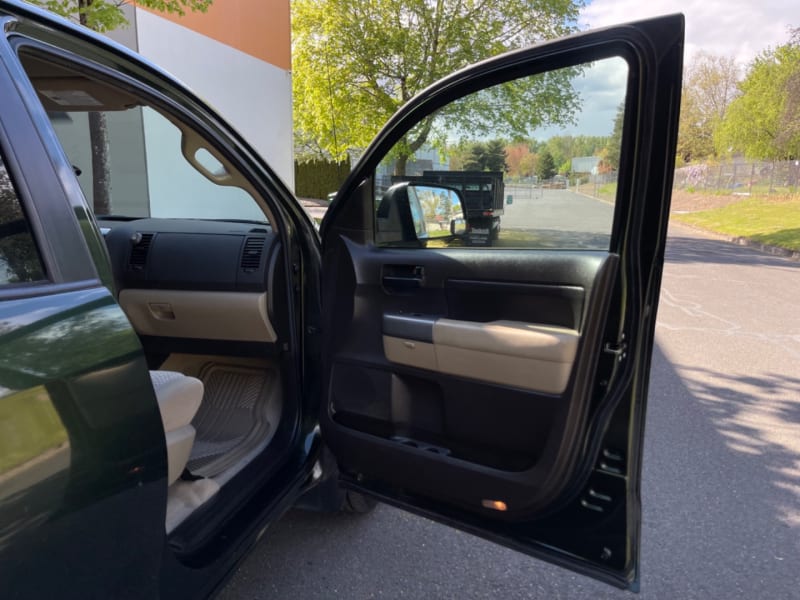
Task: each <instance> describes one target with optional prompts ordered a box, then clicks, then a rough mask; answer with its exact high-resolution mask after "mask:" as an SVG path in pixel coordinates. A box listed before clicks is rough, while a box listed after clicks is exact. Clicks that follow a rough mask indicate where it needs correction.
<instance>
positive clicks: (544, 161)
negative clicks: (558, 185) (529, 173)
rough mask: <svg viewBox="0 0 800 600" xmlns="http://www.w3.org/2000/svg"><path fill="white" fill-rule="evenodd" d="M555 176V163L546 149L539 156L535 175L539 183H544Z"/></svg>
mask: <svg viewBox="0 0 800 600" xmlns="http://www.w3.org/2000/svg"><path fill="white" fill-rule="evenodd" d="M555 174H556V163H555V161H554V160H553V155H552V154H550V151H549V150H547V149H546V148H545V149H544V150H543V151H542V153H541V154H539V163H538V164H537V165H536V175H538V176H539V180H540V181H546V180H547V179H550V178H551V177H552V176H553V175H555Z"/></svg>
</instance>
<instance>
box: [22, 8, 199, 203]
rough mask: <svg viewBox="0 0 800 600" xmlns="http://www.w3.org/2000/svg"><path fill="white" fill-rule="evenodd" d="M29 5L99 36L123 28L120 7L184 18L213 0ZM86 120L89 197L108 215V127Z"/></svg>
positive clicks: (95, 116) (92, 117)
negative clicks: (188, 10) (91, 176)
mask: <svg viewBox="0 0 800 600" xmlns="http://www.w3.org/2000/svg"><path fill="white" fill-rule="evenodd" d="M27 1H28V2H30V3H31V4H35V5H37V6H41V7H42V8H44V9H46V10H49V11H50V12H54V13H56V14H58V15H61V16H62V17H67V18H68V19H71V20H73V21H76V22H78V23H80V24H81V25H83V26H84V27H88V28H89V29H93V30H94V31H99V32H101V33H103V32H105V31H110V30H112V29H116V28H118V27H126V26H127V25H128V20H127V19H126V18H125V13H123V11H122V7H123V5H125V4H136V5H138V6H143V7H145V8H152V9H154V10H160V11H163V12H168V13H173V14H177V15H180V16H183V15H184V14H186V13H185V10H184V9H185V8H188V9H190V10H192V11H200V12H205V11H206V10H208V7H209V6H211V2H212V0H27ZM88 117H89V139H90V140H91V146H92V148H91V150H92V174H93V180H92V198H93V199H94V212H95V214H99V215H107V214H109V213H110V212H111V165H110V157H109V154H108V124H107V123H106V115H105V113H103V112H99V111H92V112H89V113H88Z"/></svg>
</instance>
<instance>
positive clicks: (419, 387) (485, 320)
mask: <svg viewBox="0 0 800 600" xmlns="http://www.w3.org/2000/svg"><path fill="white" fill-rule="evenodd" d="M682 48H683V19H682V17H680V16H671V17H663V18H659V19H653V20H650V21H643V22H639V23H633V24H630V25H626V26H622V27H616V28H612V29H608V30H603V31H599V32H593V33H588V34H583V35H579V36H575V37H572V38H568V39H565V40H560V41H557V42H553V43H549V44H545V45H541V46H538V47H535V48H530V49H526V50H523V51H519V52H516V53H512V54H508V55H505V56H501V57H498V58H496V59H492V60H489V61H486V62H484V63H481V64H478V65H476V66H474V67H470V68H468V69H466V70H464V71H461V72H459V73H456V74H454V75H453V76H451V77H449V78H447V79H446V80H444V81H442V82H440V83H438V84H436V85H434V86H432V87H431V88H429V89H428V90H426V91H425V92H423V93H422V94H421V95H420V96H419V97H418V98H417V99H416V100H415V101H412V102H410V103H409V105H407V106H406V107H404V108H403V109H402V110H401V111H400V112H399V113H398V115H396V117H395V118H394V119H393V120H392V121H391V122H390V123H389V124H388V125H387V126H386V128H385V129H384V130H383V131H382V132H381V133H380V135H379V136H378V138H377V139H376V140H375V142H374V143H373V144H372V146H370V148H369V149H368V150H367V152H366V154H365V156H364V158H363V159H362V161H361V163H360V164H359V165H358V167H357V168H356V170H355V171H354V173H353V175H352V177H351V178H350V179H349V180H348V182H347V183H346V184H345V186H344V187H343V189H342V190H341V192H340V194H339V197H338V198H337V200H336V201H335V202H334V204H333V206H332V207H331V209H330V211H329V214H328V215H327V216H326V218H325V220H324V221H323V224H322V240H323V302H324V303H325V304H324V315H325V316H324V321H323V335H324V340H325V357H326V361H327V362H326V365H325V370H324V373H325V385H326V389H327V397H326V402H325V403H324V407H323V411H322V415H321V424H322V431H323V435H324V437H325V439H326V441H327V443H328V445H329V446H330V448H331V449H332V450H333V452H334V454H335V455H336V457H337V459H338V461H339V467H340V471H341V473H342V481H343V483H344V484H345V485H346V486H349V487H352V488H355V489H357V490H359V491H362V492H365V493H368V494H371V495H373V496H376V497H378V498H379V499H382V500H383V501H385V502H389V503H391V504H395V505H398V506H401V507H404V508H407V509H409V510H413V511H416V512H418V513H420V514H423V515H426V516H428V517H430V518H433V519H437V520H441V521H443V522H445V523H448V524H451V525H454V526H456V527H460V528H463V529H465V530H467V531H470V532H473V533H476V534H478V535H482V536H484V537H488V538H490V539H493V540H495V541H498V542H500V543H503V544H506V545H509V546H511V547H514V548H516V549H519V550H522V551H525V552H528V553H530V554H532V555H534V556H537V557H540V558H545V559H547V560H550V561H553V562H556V563H558V564H561V565H564V566H567V567H569V568H571V569H574V570H577V571H580V572H584V573H588V574H590V575H592V576H595V577H597V578H600V579H603V580H605V581H607V582H609V583H613V584H615V585H618V586H621V587H629V588H634V589H635V588H636V587H637V585H638V552H639V533H640V532H639V528H640V506H639V502H640V499H639V476H640V472H641V452H642V437H643V424H644V415H645V404H646V397H647V380H648V374H649V365H650V357H651V351H652V343H653V331H654V326H655V315H656V307H657V300H658V292H659V286H660V278H661V268H662V263H663V252H664V243H665V237H666V227H667V218H668V213H669V197H670V185H671V179H672V169H673V166H674V164H673V163H674V153H675V142H676V135H677V122H678V106H679V101H680V84H681V64H682V51H683V49H682ZM498 144H499V146H500V148H501V149H504V150H505V162H506V168H507V170H508V172H507V173H506V176H505V181H504V183H503V185H504V188H505V189H504V195H505V205H504V207H503V210H502V214H501V217H500V222H499V225H500V228H499V231H498V232H496V233H494V234H493V233H492V232H491V231H488V230H487V231H486V234H487V235H488V236H489V237H490V239H488V240H487V239H486V237H487V235H484V236H483V238H482V239H480V240H479V241H480V244H481V245H478V243H477V241H478V237H479V236H474V235H473V236H470V235H469V230H470V227H471V226H472V227H473V228H474V227H476V226H477V225H476V224H475V223H474V222H473V223H470V219H471V216H470V214H469V209H470V207H469V206H465V204H466V203H467V202H469V200H468V198H466V197H465V195H464V194H463V190H464V189H466V188H465V187H462V188H461V189H455V188H452V187H448V186H446V185H437V184H436V183H435V182H434V181H432V180H429V181H427V182H426V179H425V178H426V177H428V178H431V175H430V172H435V171H448V172H458V173H462V174H463V173H464V172H469V171H475V170H487V171H488V170H491V169H490V168H486V169H480V168H479V167H480V165H479V164H478V167H476V166H475V164H476V162H477V161H478V157H477V155H478V154H479V153H480V152H479V151H476V150H475V149H476V148H478V149H480V147H481V146H482V147H483V149H484V150H486V149H487V148H490V147H491V146H494V147H495V148H496V147H497V146H498ZM512 155H513V156H512ZM520 155H522V156H521V157H520ZM554 155H557V156H554ZM523 158H524V159H525V160H528V161H529V164H528V166H527V167H524V166H521V164H520V163H521V162H522V159H523ZM511 160H515V161H517V162H515V163H514V164H513V165H512V164H509V162H510V161H511ZM512 168H513V169H514V172H511V169H512ZM458 177H462V179H463V177H466V176H464V175H460V176H457V177H456V178H458ZM440 179H442V180H443V179H446V178H440ZM450 179H453V177H450ZM565 186H566V187H565ZM457 198H460V202H459V201H458V200H455V199H457ZM497 214H498V213H494V214H493V215H491V216H493V217H494V216H496V215H497ZM484 227H485V225H484ZM489 242H491V243H490V244H489Z"/></svg>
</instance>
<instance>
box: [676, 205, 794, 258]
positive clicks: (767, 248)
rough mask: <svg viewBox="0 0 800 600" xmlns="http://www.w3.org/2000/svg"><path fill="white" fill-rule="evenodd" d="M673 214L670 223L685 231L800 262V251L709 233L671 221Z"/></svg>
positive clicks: (716, 232)
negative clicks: (697, 232) (685, 229)
mask: <svg viewBox="0 0 800 600" xmlns="http://www.w3.org/2000/svg"><path fill="white" fill-rule="evenodd" d="M673 214H674V213H670V222H671V223H675V224H676V225H679V226H680V227H686V228H687V229H693V230H695V231H700V232H702V233H705V234H707V235H711V236H713V237H715V238H717V239H720V240H723V241H726V242H730V243H731V244H736V245H737V246H746V247H747V248H752V249H754V250H758V251H759V252H763V253H765V254H771V255H772V256H780V257H782V258H786V259H788V260H791V261H795V262H800V250H790V249H789V248H782V247H780V246H772V245H770V244H762V243H761V242H757V241H756V240H751V239H750V238H748V237H744V236H736V235H726V234H724V233H719V232H718V231H711V230H710V229H704V228H703V227H698V226H697V225H690V224H688V223H684V222H683V221H679V220H677V219H676V220H675V221H673V220H672V215H673Z"/></svg>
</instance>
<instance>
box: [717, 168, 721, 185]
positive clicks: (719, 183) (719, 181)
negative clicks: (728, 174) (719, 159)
mask: <svg viewBox="0 0 800 600" xmlns="http://www.w3.org/2000/svg"><path fill="white" fill-rule="evenodd" d="M721 187H722V163H720V164H719V173H718V174H717V190H719V189H720V188H721Z"/></svg>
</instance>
